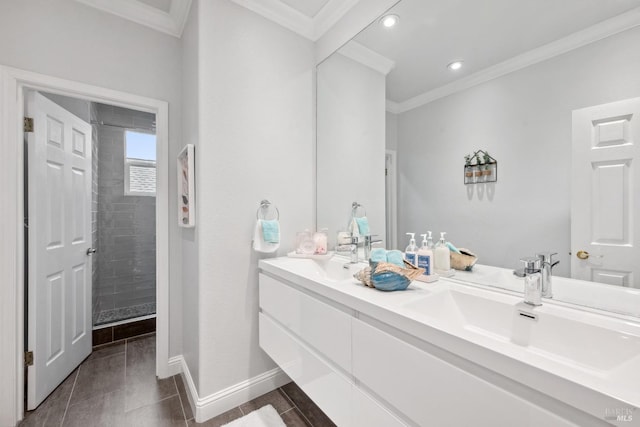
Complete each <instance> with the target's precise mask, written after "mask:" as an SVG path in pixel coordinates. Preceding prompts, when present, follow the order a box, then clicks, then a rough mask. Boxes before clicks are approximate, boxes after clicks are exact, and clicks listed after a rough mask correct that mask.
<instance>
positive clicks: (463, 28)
mask: <svg viewBox="0 0 640 427" xmlns="http://www.w3.org/2000/svg"><path fill="white" fill-rule="evenodd" d="M639 8H640V0H616V1H604V0H587V1H585V0H565V1H562V2H557V1H553V0H519V1H513V0H486V1H482V2H472V1H466V2H464V1H450V0H435V1H429V2H425V1H423V0H401V1H400V2H398V3H397V4H396V5H395V6H394V7H393V8H392V9H390V10H389V11H388V12H387V13H386V14H385V15H394V16H395V17H397V23H396V25H394V26H390V27H387V26H385V25H384V24H385V22H386V21H385V20H383V19H378V20H376V21H375V22H373V23H372V24H371V25H369V26H368V27H367V28H366V29H364V30H363V31H362V32H361V33H360V34H358V35H357V36H356V37H354V39H352V40H351V41H350V42H349V43H347V44H346V45H344V46H343V47H342V48H341V49H339V50H338V51H337V52H335V53H334V54H333V55H332V56H330V57H329V58H327V59H326V60H325V61H324V62H322V63H321V64H320V65H319V66H318V122H317V132H318V135H317V136H318V140H317V185H318V189H317V195H318V196H317V197H318V200H317V206H318V212H317V221H318V224H317V225H318V227H319V228H322V227H328V228H329V229H330V233H332V234H333V233H335V232H337V231H338V230H340V229H342V228H344V226H345V225H346V221H347V217H348V214H349V212H350V209H351V204H352V202H354V201H357V202H359V203H361V204H362V205H363V206H364V207H365V208H366V211H367V217H368V219H369V224H370V229H371V233H372V234H376V235H378V236H380V238H382V239H383V240H384V243H385V245H386V247H387V248H398V249H401V250H403V249H404V248H405V247H406V245H407V238H406V236H405V233H408V232H414V233H416V234H417V235H418V234H420V233H426V232H427V230H431V231H433V234H434V236H438V235H439V234H438V233H439V232H440V231H446V232H447V237H448V240H450V241H451V242H452V243H454V244H455V245H457V246H459V247H464V248H468V249H469V250H471V251H473V252H475V253H477V255H478V259H479V263H481V264H487V265H493V266H499V267H504V268H512V269H513V268H518V266H519V259H520V258H522V257H525V256H531V255H534V254H535V253H536V252H542V251H552V252H557V253H558V259H559V261H560V263H559V265H557V266H556V267H555V269H554V272H553V274H554V275H556V276H564V277H572V276H573V277H580V278H582V279H588V280H593V281H599V282H604V283H609V284H612V285H619V286H626V287H637V288H640V270H639V268H640V267H639V264H640V262H638V260H640V252H639V250H640V249H638V242H639V240H640V237H639V236H640V232H639V231H638V227H640V222H639V221H640V219H639V215H640V192H639V191H638V189H639V187H638V185H639V184H640V173H639V172H638V171H636V169H637V164H638V162H640V151H639V148H638V145H640V125H639V122H640V110H639V107H638V102H637V100H635V101H634V100H633V98H638V97H640V48H639V46H640V9H639ZM456 61H460V63H461V66H460V67H458V68H457V67H456V66H452V65H451V64H452V63H454V62H456ZM452 68H454V69H452ZM455 68H457V69H455ZM624 100H628V101H627V102H622V101H624ZM611 103H616V104H611ZM578 135H582V138H583V139H584V142H583V144H586V145H585V146H584V147H586V148H585V149H581V148H580V147H579V146H577V144H576V143H574V141H573V140H574V139H576V138H577V136H578ZM584 147H583V148H584ZM611 148H619V149H620V150H618V152H616V153H615V154H613V155H609V154H603V153H609V152H610V151H611V150H610V149H611ZM478 149H482V150H486V151H487V152H489V153H490V154H491V156H492V157H494V158H495V159H497V161H498V164H499V176H498V179H497V181H496V182H492V183H483V184H474V185H465V183H464V176H463V174H464V173H463V168H464V164H465V163H464V162H465V161H464V156H465V155H466V154H469V153H473V152H474V151H475V150H478ZM594 153H595V154H594ZM594 156H595V157H594ZM580 162H581V163H580ZM578 164H584V165H588V166H586V167H584V168H581V167H575V166H576V165H578ZM572 171H573V172H572ZM572 205H573V209H572ZM418 243H419V241H418ZM579 250H584V251H586V252H589V254H590V258H589V259H588V260H579V259H577V257H576V253H577V251H579ZM580 269H582V270H584V271H582V272H580V271H578V270H580Z"/></svg>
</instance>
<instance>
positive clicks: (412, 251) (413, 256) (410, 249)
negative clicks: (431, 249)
mask: <svg viewBox="0 0 640 427" xmlns="http://www.w3.org/2000/svg"><path fill="white" fill-rule="evenodd" d="M407 236H411V239H409V246H407V248H406V249H405V250H404V259H405V260H407V261H408V262H410V263H411V264H413V265H417V264H418V247H417V246H416V233H407Z"/></svg>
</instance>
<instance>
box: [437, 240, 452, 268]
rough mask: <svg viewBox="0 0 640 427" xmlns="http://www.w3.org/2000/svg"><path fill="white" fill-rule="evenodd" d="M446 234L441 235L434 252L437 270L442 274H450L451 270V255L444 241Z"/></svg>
mask: <svg viewBox="0 0 640 427" xmlns="http://www.w3.org/2000/svg"><path fill="white" fill-rule="evenodd" d="M445 234H447V233H446V232H444V231H443V232H441V233H440V240H439V241H438V243H437V244H436V249H435V250H434V255H435V256H434V257H435V269H436V270H437V271H441V272H448V271H449V270H451V258H450V257H451V253H450V252H449V248H448V247H447V244H446V242H445V240H444V235H445Z"/></svg>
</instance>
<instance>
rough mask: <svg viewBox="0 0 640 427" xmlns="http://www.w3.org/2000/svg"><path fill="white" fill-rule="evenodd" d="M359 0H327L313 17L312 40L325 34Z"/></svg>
mask: <svg viewBox="0 0 640 427" xmlns="http://www.w3.org/2000/svg"><path fill="white" fill-rule="evenodd" d="M359 1H360V0H329V1H328V2H327V4H325V5H324V6H323V7H322V9H320V11H319V12H318V14H317V15H316V16H314V18H313V27H314V28H313V30H314V31H313V35H314V37H313V41H317V40H318V39H319V38H320V37H322V36H323V35H325V33H326V32H327V31H329V29H330V28H331V27H333V26H334V25H335V24H336V22H338V21H339V20H340V19H341V18H342V17H343V16H344V15H346V14H347V12H349V11H350V10H351V8H352V7H353V6H355V5H356V4H357V3H358V2H359Z"/></svg>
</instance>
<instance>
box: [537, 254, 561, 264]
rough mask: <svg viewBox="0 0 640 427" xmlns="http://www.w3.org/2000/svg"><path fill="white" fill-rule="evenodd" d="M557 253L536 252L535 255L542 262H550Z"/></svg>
mask: <svg viewBox="0 0 640 427" xmlns="http://www.w3.org/2000/svg"><path fill="white" fill-rule="evenodd" d="M556 255H558V253H557V252H538V253H537V254H536V257H538V258H540V259H541V260H542V262H549V263H550V262H552V261H553V257H554V256H556Z"/></svg>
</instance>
